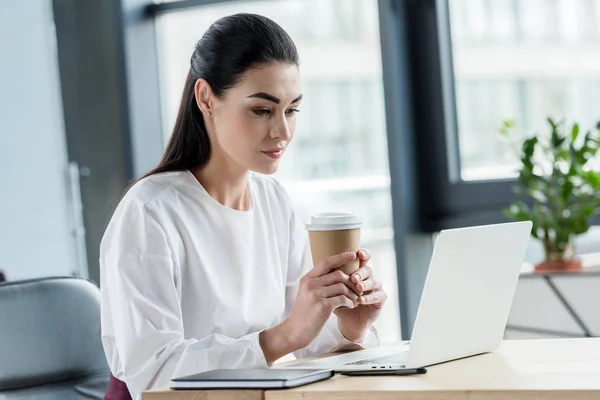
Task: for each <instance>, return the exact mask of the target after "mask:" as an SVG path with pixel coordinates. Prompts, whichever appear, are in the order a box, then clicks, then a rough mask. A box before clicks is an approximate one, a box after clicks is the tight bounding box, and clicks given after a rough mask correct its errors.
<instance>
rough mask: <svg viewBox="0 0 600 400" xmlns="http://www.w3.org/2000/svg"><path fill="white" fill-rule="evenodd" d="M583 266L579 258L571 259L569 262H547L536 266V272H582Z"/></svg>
mask: <svg viewBox="0 0 600 400" xmlns="http://www.w3.org/2000/svg"><path fill="white" fill-rule="evenodd" d="M581 268H582V264H581V260H580V259H579V258H576V257H575V258H570V259H568V260H545V261H542V262H541V263H539V264H536V266H535V271H536V272H548V271H581Z"/></svg>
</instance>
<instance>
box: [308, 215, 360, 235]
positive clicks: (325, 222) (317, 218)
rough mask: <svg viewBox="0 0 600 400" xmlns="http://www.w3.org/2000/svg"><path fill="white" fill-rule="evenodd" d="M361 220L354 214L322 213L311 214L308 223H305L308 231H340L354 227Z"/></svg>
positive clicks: (358, 226) (358, 225)
mask: <svg viewBox="0 0 600 400" xmlns="http://www.w3.org/2000/svg"><path fill="white" fill-rule="evenodd" d="M361 226H362V222H361V220H360V219H358V217H357V216H356V215H355V214H350V213H322V214H317V215H313V216H312V217H311V218H310V224H306V229H307V230H309V231H341V230H345V229H356V228H360V227H361Z"/></svg>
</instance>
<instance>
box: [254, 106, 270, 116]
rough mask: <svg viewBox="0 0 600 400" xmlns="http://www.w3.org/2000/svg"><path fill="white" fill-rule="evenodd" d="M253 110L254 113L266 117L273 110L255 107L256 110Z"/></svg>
mask: <svg viewBox="0 0 600 400" xmlns="http://www.w3.org/2000/svg"><path fill="white" fill-rule="evenodd" d="M252 112H253V113H254V114H256V115H258V116H259V117H266V116H267V115H269V114H271V110H269V109H267V108H258V109H254V110H252Z"/></svg>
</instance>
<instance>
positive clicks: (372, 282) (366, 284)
mask: <svg viewBox="0 0 600 400" xmlns="http://www.w3.org/2000/svg"><path fill="white" fill-rule="evenodd" d="M382 287H383V284H382V283H381V281H380V280H379V279H375V278H372V279H367V280H365V281H361V282H358V283H357V284H356V290H357V291H358V292H368V291H370V290H379V289H381V288H382Z"/></svg>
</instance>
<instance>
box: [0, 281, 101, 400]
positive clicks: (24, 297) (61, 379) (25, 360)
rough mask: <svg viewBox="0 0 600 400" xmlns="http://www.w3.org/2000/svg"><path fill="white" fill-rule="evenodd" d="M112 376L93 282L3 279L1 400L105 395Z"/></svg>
mask: <svg viewBox="0 0 600 400" xmlns="http://www.w3.org/2000/svg"><path fill="white" fill-rule="evenodd" d="M108 379H109V370H108V365H107V363H106V358H105V356H104V351H103V349H102V344H101V342H100V291H99V290H98V288H97V287H96V286H95V285H94V284H93V283H91V282H89V281H86V280H84V279H78V278H44V279H36V280H28V281H15V282H6V283H2V284H0V399H2V400H29V399H47V400H58V399H61V400H69V399H73V400H80V399H81V400H82V399H86V400H90V399H103V398H104V394H105V392H106V388H107V386H108Z"/></svg>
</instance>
